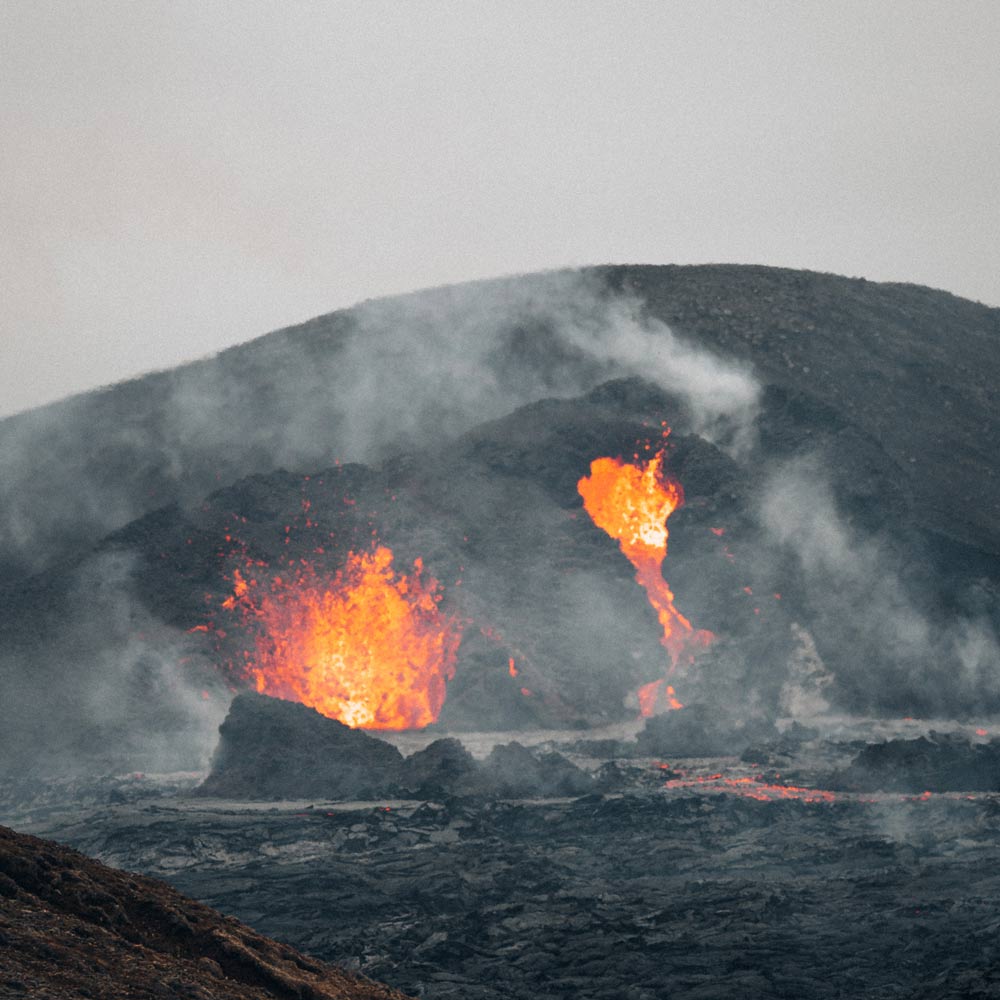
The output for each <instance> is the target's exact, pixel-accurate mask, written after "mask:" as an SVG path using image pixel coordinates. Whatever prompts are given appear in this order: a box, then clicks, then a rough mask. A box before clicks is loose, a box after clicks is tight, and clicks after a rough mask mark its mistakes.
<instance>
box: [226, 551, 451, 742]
mask: <svg viewBox="0 0 1000 1000" xmlns="http://www.w3.org/2000/svg"><path fill="white" fill-rule="evenodd" d="M392 559H393V556H392V551H391V549H389V548H387V547H386V546H384V545H377V546H375V547H374V548H373V549H372V551H370V552H361V553H355V552H351V553H349V554H348V556H347V560H346V563H345V564H344V566H343V567H342V568H341V569H339V570H338V571H337V572H336V574H334V575H333V576H332V577H330V576H322V575H320V574H319V573H317V572H316V571H315V570H314V569H313V568H312V567H311V566H310V565H309V564H308V563H305V562H300V563H296V564H295V565H294V566H291V567H289V571H288V573H287V574H286V575H284V576H278V575H276V576H273V577H271V578H270V579H269V580H266V581H261V580H258V579H256V578H255V577H254V576H251V577H250V578H248V577H247V576H244V574H243V573H241V572H240V571H239V570H236V571H235V572H234V574H233V594H232V596H230V597H229V598H227V600H226V601H224V602H223V607H225V608H227V609H228V610H231V611H232V610H236V611H241V612H242V613H243V614H244V616H245V618H246V619H247V620H249V621H252V622H253V623H254V625H255V629H254V633H255V640H254V649H253V651H247V652H246V653H245V654H244V656H245V658H246V664H245V670H244V674H245V676H246V677H247V678H248V679H249V680H251V681H252V682H253V683H254V685H255V686H256V688H257V690H258V691H259V692H261V693H262V694H269V695H273V696H275V697H279V698H286V699H289V700H292V701H300V702H302V703H303V704H305V705H309V706H311V707H312V708H315V709H316V710H317V711H319V712H321V713H322V714H323V715H326V716H329V717H330V718H332V719H339V720H340V721H341V722H344V723H346V724H347V725H349V726H356V727H365V728H370V729H417V728H421V727H423V726H427V725H429V724H430V723H432V722H435V721H436V720H437V717H438V714H439V713H440V711H441V707H442V705H443V704H444V701H445V694H446V686H447V682H448V681H449V680H451V679H452V677H454V674H455V659H456V656H457V653H458V645H459V641H460V639H461V627H460V624H459V622H458V621H457V619H455V618H454V617H452V616H450V615H448V614H446V613H445V612H444V611H442V610H441V608H440V607H439V604H440V601H441V592H440V588H439V585H438V582H437V580H435V579H434V578H433V577H426V578H425V577H424V575H423V564H422V562H421V560H419V559H418V560H417V561H416V562H415V563H414V567H413V572H412V573H410V574H405V573H397V572H396V571H395V570H394V569H393V566H392Z"/></svg>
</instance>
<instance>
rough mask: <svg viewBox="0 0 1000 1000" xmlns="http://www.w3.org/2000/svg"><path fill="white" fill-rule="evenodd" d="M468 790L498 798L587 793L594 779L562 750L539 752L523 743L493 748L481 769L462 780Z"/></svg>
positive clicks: (463, 785) (463, 788)
mask: <svg viewBox="0 0 1000 1000" xmlns="http://www.w3.org/2000/svg"><path fill="white" fill-rule="evenodd" d="M460 787H461V790H462V791H463V792H464V793H465V794H473V795H474V794H480V795H489V796H495V797H497V798H547V797H550V796H551V797H556V798H557V797H563V796H574V795H586V794H587V793H588V792H591V791H593V789H594V782H593V779H592V778H591V777H590V775H589V774H587V772H586V771H583V770H581V769H580V768H578V767H577V766H576V764H574V763H573V762H572V761H569V760H567V759H566V758H565V757H563V755H562V754H560V753H555V752H549V753H542V754H538V755H535V754H534V753H532V752H531V751H530V750H529V749H528V748H527V747H525V746H522V745H521V744H520V743H517V742H513V743H506V744H503V745H501V746H496V747H494V748H493V750H492V752H491V753H490V755H489V757H487V758H486V760H485V761H484V762H483V764H482V766H481V767H480V769H479V773H478V774H476V775H473V776H470V778H469V779H467V780H466V781H464V782H463V783H462V784H461V786H460Z"/></svg>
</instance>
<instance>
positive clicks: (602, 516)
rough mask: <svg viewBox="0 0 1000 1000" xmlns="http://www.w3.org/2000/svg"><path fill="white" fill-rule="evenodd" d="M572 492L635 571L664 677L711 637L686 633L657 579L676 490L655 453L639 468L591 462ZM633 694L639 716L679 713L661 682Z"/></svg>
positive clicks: (679, 500) (680, 499)
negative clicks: (650, 612)
mask: <svg viewBox="0 0 1000 1000" xmlns="http://www.w3.org/2000/svg"><path fill="white" fill-rule="evenodd" d="M577 489H578V490H579V493H580V496H581V497H583V506H584V509H585V510H586V511H587V513H588V514H589V515H590V518H591V520H592V521H593V522H594V524H595V525H597V527H598V528H600V529H601V530H602V531H605V532H607V534H609V535H610V536H611V537H612V538H614V539H616V540H617V542H618V544H619V546H620V547H621V550H622V553H623V554H624V555H625V557H626V558H627V559H628V561H629V562H630V563H632V565H633V566H634V567H635V578H636V581H637V582H638V583H639V584H640V585H641V586H642V587H643V589H644V590H645V591H646V595H647V596H648V598H649V603H650V604H651V605H652V606H653V608H654V610H655V611H656V614H657V617H658V618H659V620H660V626H661V628H662V629H663V637H662V639H661V640H660V641H661V642H662V644H663V646H664V648H665V649H666V650H667V653H668V655H669V656H670V665H669V669H668V670H667V675H668V676H670V675H671V674H673V673H674V672H675V671H676V669H677V667H678V666H679V665H680V664H681V663H684V662H690V660H691V659H693V656H694V652H695V651H696V650H697V649H698V648H703V647H705V646H707V645H708V644H709V643H710V642H711V641H712V639H713V638H714V636H713V635H712V633H711V632H706V631H703V630H701V631H695V630H694V629H693V628H692V626H691V623H690V622H689V621H688V620H687V618H685V617H684V615H682V614H681V613H680V612H679V611H678V610H677V607H676V606H675V604H674V595H673V591H671V589H670V586H669V585H668V583H667V581H666V580H664V579H663V561H664V559H666V557H667V539H668V537H669V532H668V531H667V518H669V517H670V515H671V514H672V513H673V512H674V511H675V510H677V508H678V507H680V506H681V504H683V503H684V492H683V490H682V489H681V485H680V483H678V482H677V481H676V480H673V479H669V478H667V477H666V476H665V475H664V473H663V452H662V451H660V452H657V454H656V455H655V456H654V457H653V458H651V459H650V460H649V461H647V462H645V463H643V464H631V463H627V462H623V461H622V460H621V459H620V458H597V459H595V460H594V461H593V462H591V463H590V475H589V476H584V477H583V478H582V479H581V480H580V481H579V483H577ZM637 694H638V697H639V708H640V712H641V713H642V715H644V716H649V715H655V714H657V713H658V712H659V711H663V710H668V709H676V708H682V707H683V705H682V704H681V702H680V701H679V700H678V699H677V697H676V693H675V692H674V689H673V687H671V686H669V685H668V684H666V681H665V678H661V679H659V680H656V681H652V682H651V683H649V684H644V685H643V686H642V687H641V688H639V690H638V692H637Z"/></svg>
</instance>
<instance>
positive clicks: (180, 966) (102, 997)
mask: <svg viewBox="0 0 1000 1000" xmlns="http://www.w3.org/2000/svg"><path fill="white" fill-rule="evenodd" d="M0 997H11V998H13V997H30V998H32V1000H68V998H71V997H81V998H83V997H89V998H93V1000H118V998H120V997H131V998H134V1000H154V998H156V1000H162V998H164V997H167V998H169V997H184V998H191V1000H404V998H403V995H402V994H401V993H397V992H396V991H395V990H392V989H389V988H388V987H385V986H381V985H378V984H376V983H372V982H368V981H365V980H361V979H359V978H357V977H355V976H352V975H350V974H349V973H346V972H344V971H343V970H341V969H337V968H334V967H332V966H330V965H327V964H326V963H324V962H320V961H317V960H316V959H313V958H308V957H307V956H305V955H303V954H302V953H301V952H298V951H296V950H295V949H293V948H290V947H288V946H287V945H284V944H278V943H277V942H275V941H272V940H269V939H268V938H265V937H263V936H262V935H260V934H257V933H256V932H254V931H252V930H251V929H250V928H249V927H247V926H246V925H244V924H241V923H240V922H239V921H237V920H235V919H234V918H232V917H224V916H222V914H220V913H217V912H216V911H215V910H212V909H209V907H207V906H204V905H203V904H201V903H197V902H195V901H194V900H192V899H188V898H186V897H185V896H182V895H181V894H180V893H179V892H177V890H176V889H172V888H170V887H169V886H167V885H165V884H164V883H163V882H159V881H157V880H155V879H151V878H145V877H143V876H141V875H132V874H130V873H127V872H121V871H116V870H115V869H113V868H108V867H106V866H105V865H102V864H101V863H100V862H97V861H93V860H91V859H90V858H87V857H84V856H83V855H82V854H78V853H77V852H76V851H72V850H69V849H68V848H65V847H61V846H59V845H58V844H54V843H52V842H51V841H46V840H39V839H37V838H35V837H28V836H24V835H23V834H18V833H15V832H14V831H13V830H9V829H7V828H6V827H0Z"/></svg>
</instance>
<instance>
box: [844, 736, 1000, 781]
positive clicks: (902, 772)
mask: <svg viewBox="0 0 1000 1000" xmlns="http://www.w3.org/2000/svg"><path fill="white" fill-rule="evenodd" d="M825 784H826V785H827V787H829V788H835V789H843V790H845V791H855V792H872V791H886V792H914V793H920V792H1000V740H991V741H990V742H989V743H985V744H973V743H971V742H970V741H969V740H968V738H966V737H964V736H961V735H958V734H954V733H935V732H932V733H930V735H928V736H921V737H919V738H918V739H915V740H903V739H899V740H887V741H886V742H884V743H870V744H869V745H868V746H866V747H865V748H864V749H863V750H862V751H861V752H860V753H859V754H858V755H857V757H855V758H854V760H853V761H852V762H851V765H850V767H848V768H846V769H845V770H843V771H840V772H837V773H836V774H834V775H832V776H831V777H830V778H829V780H828V781H826V782H825Z"/></svg>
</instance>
